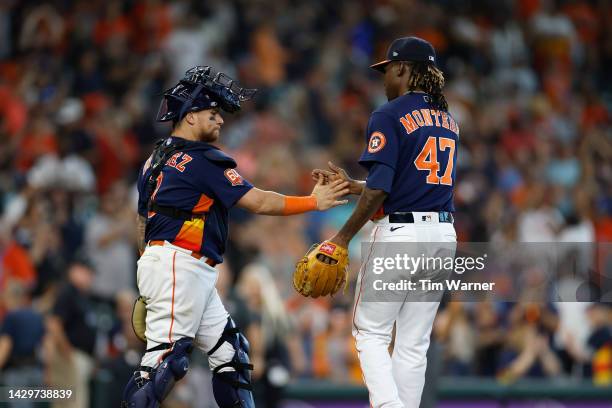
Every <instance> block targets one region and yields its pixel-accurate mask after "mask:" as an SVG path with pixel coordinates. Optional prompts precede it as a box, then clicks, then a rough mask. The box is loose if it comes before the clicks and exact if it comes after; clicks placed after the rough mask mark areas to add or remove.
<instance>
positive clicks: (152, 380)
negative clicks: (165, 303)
mask: <svg viewBox="0 0 612 408" xmlns="http://www.w3.org/2000/svg"><path fill="white" fill-rule="evenodd" d="M158 348H159V349H162V348H169V349H170V351H169V352H168V353H167V354H166V357H165V358H164V359H163V360H162V362H161V364H160V365H159V367H157V369H151V368H147V367H141V369H140V370H139V371H136V372H135V373H134V375H133V376H132V378H131V379H130V381H129V382H128V384H127V385H126V387H125V390H124V393H123V401H124V402H123V403H122V404H123V405H122V406H124V407H129V408H157V407H159V404H160V403H161V402H162V401H163V400H164V399H165V398H166V397H167V396H168V394H169V393H170V391H171V390H172V388H173V387H174V384H175V383H176V382H177V381H178V380H180V379H181V378H183V377H184V376H185V374H187V370H188V369H189V354H190V353H191V351H192V350H193V341H192V339H190V338H182V339H180V340H177V341H176V342H174V343H173V344H172V345H169V344H162V345H160V346H158V347H156V349H158ZM147 351H153V349H151V350H147ZM141 370H142V371H146V372H148V373H149V377H148V378H144V377H142V376H141Z"/></svg>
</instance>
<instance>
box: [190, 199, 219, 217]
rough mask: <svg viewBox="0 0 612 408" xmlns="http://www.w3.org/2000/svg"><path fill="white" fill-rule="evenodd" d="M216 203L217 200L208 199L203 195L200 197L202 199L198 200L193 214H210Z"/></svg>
mask: <svg viewBox="0 0 612 408" xmlns="http://www.w3.org/2000/svg"><path fill="white" fill-rule="evenodd" d="M214 202H215V200H213V199H212V198H210V197H208V196H207V195H206V194H202V195H201V196H200V199H199V200H198V203H197V204H196V205H195V207H193V210H192V212H194V213H205V212H208V210H210V207H211V206H212V205H213V203H214Z"/></svg>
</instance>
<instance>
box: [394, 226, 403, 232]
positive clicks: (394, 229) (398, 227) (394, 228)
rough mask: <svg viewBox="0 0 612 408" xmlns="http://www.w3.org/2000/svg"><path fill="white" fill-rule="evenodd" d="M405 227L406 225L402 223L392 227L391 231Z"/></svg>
mask: <svg viewBox="0 0 612 408" xmlns="http://www.w3.org/2000/svg"><path fill="white" fill-rule="evenodd" d="M404 227H405V225H402V226H401V227H391V232H393V231H395V230H398V229H400V228H404Z"/></svg>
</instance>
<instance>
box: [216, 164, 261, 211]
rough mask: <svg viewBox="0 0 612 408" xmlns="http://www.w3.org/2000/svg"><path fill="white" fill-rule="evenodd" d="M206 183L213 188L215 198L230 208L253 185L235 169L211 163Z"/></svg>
mask: <svg viewBox="0 0 612 408" xmlns="http://www.w3.org/2000/svg"><path fill="white" fill-rule="evenodd" d="M207 185H208V186H209V187H210V188H211V189H212V190H213V194H214V196H215V198H216V199H217V200H219V201H220V202H221V204H223V206H224V207H225V208H227V209H230V208H232V207H233V206H234V205H235V204H236V202H237V201H238V200H240V199H241V198H242V196H243V195H245V194H246V193H248V192H249V190H251V189H252V188H253V185H252V184H251V183H249V182H248V181H247V180H245V179H244V178H242V176H241V175H240V174H239V173H238V172H237V171H236V169H233V168H231V167H224V166H219V165H217V164H211V171H210V173H209V174H208V175H207Z"/></svg>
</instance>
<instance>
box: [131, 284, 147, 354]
mask: <svg viewBox="0 0 612 408" xmlns="http://www.w3.org/2000/svg"><path fill="white" fill-rule="evenodd" d="M146 319H147V303H146V302H145V300H144V298H143V297H142V296H138V299H136V302H134V309H133V310H132V329H134V333H135V334H136V337H138V338H139V339H140V340H142V341H144V342H145V343H146V342H147V338H146V337H145V329H146V325H145V321H146Z"/></svg>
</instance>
